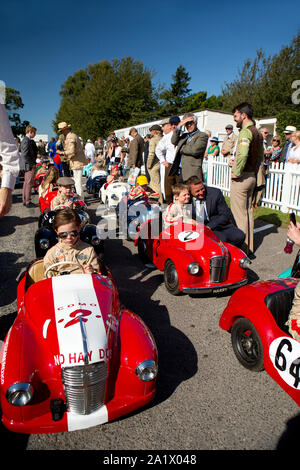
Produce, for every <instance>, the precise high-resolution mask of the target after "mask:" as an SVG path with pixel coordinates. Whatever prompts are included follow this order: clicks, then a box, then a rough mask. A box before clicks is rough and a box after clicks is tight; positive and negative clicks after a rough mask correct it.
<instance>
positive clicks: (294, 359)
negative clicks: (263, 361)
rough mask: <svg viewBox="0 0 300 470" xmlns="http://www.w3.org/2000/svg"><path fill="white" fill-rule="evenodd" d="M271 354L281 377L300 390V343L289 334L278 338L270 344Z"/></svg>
mask: <svg viewBox="0 0 300 470" xmlns="http://www.w3.org/2000/svg"><path fill="white" fill-rule="evenodd" d="M269 355H270V359H271V361H272V363H273V365H274V367H275V369H276V370H277V372H278V373H279V375H280V376H281V378H282V379H283V380H284V381H285V382H286V383H287V384H288V385H289V386H290V387H292V388H295V389H297V390H300V343H299V342H298V341H296V340H295V339H293V338H290V337H288V336H282V337H280V338H276V339H275V340H274V341H273V342H272V343H271V345H270V348H269Z"/></svg>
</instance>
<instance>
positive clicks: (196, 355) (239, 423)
mask: <svg viewBox="0 0 300 470" xmlns="http://www.w3.org/2000/svg"><path fill="white" fill-rule="evenodd" d="M34 200H36V202H37V196H34ZM97 207H98V202H97V201H90V203H89V207H88V208H89V212H90V215H91V217H92V218H93V220H94V221H95V222H97V217H96V215H95V210H96V208H97ZM38 215H39V210H38V208H32V209H27V208H24V207H23V205H22V201H21V195H20V189H16V191H15V195H14V204H13V208H12V210H11V212H10V213H9V215H7V216H6V217H4V218H2V219H0V235H1V252H0V273H1V285H0V307H1V313H0V340H1V339H4V335H5V333H6V332H7V330H8V328H9V327H10V325H11V324H12V322H13V320H14V318H15V315H16V287H17V280H18V276H19V274H20V272H21V271H22V270H23V269H24V268H25V266H26V265H27V264H28V263H29V262H30V261H31V260H33V259H34V258H35V254H34V243H33V240H34V232H35V230H36V229H37V220H38ZM264 225H266V224H264V223H260V224H257V226H256V228H259V227H260V226H264ZM285 237H286V230H284V229H280V228H279V229H277V228H275V227H271V228H268V229H266V230H265V229H263V230H262V231H259V232H257V233H256V235H255V245H256V256H257V257H256V259H255V260H254V261H253V262H252V269H251V271H250V272H249V278H250V279H251V280H255V279H258V278H261V279H268V278H272V277H274V276H276V275H277V274H278V273H280V272H281V271H283V270H284V269H286V268H288V267H289V266H290V265H291V264H292V262H293V261H294V255H286V254H284V253H283V247H284V244H285ZM105 262H106V263H107V264H108V265H109V267H110V268H111V270H112V273H113V275H114V277H115V280H116V282H117V286H118V288H119V294H120V298H121V301H122V302H123V303H124V304H125V306H126V307H128V308H129V309H131V310H133V311H134V312H136V313H137V314H138V315H140V316H141V318H142V319H143V320H144V321H145V323H146V324H147V325H148V327H149V328H150V330H151V331H152V333H153V335H154V337H155V340H156V343H157V347H158V351H159V376H158V382H157V394H156V398H155V400H154V401H153V402H152V403H151V404H150V405H149V406H148V407H146V408H144V409H141V410H138V411H137V412H135V413H133V414H131V415H129V416H125V417H124V418H123V419H120V420H118V421H115V422H112V423H108V424H105V425H102V426H97V427H94V428H90V429H87V430H83V431H75V432H71V433H61V434H48V435H30V436H28V435H18V434H14V433H10V432H8V431H6V430H5V428H4V427H3V426H2V425H0V438H1V444H2V449H4V448H5V446H6V445H7V446H12V445H13V446H14V448H15V449H19V450H22V449H27V450H46V449H47V450H55V449H59V450H73V449H74V450H75V449H76V450H83V449H84V450H87V449H90V450H106V451H109V450H111V451H114V450H115V451H116V450H140V449H141V450H147V451H155V450H156V451H159V450H165V451H166V450H175V449H177V450H179V451H180V450H271V449H279V448H286V447H288V446H291V445H292V443H293V441H294V440H295V441H296V439H297V441H298V437H299V435H300V432H299V430H300V415H299V408H298V406H297V405H296V404H295V403H294V402H293V401H292V399H291V398H290V397H289V396H288V395H287V394H286V393H285V392H284V391H283V390H281V388H280V387H279V386H278V385H277V384H276V383H275V382H274V381H273V380H272V379H271V378H270V377H269V376H268V375H267V374H266V373H265V372H261V373H255V372H250V371H248V370H246V369H245V368H243V367H242V366H241V365H240V364H239V363H238V361H237V359H236V358H235V356H234V353H233V350H232V347H231V340H230V335H229V334H228V333H226V332H224V331H222V330H221V329H220V328H219V326H218V322H219V318H220V315H221V314H222V312H223V310H224V308H225V307H226V305H227V302H228V300H229V295H228V294H226V295H224V294H223V295H219V296H206V297H205V296H202V297H201V296H188V295H183V296H179V297H174V296H172V295H171V294H169V293H168V292H167V291H166V289H165V287H164V284H163V279H162V274H161V273H160V272H159V271H157V270H151V269H147V268H145V266H144V265H143V264H142V263H141V261H140V260H139V257H138V255H137V250H136V248H135V247H134V246H133V243H132V242H129V241H124V240H107V241H106V242H105Z"/></svg>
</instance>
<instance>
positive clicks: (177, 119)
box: [169, 116, 180, 124]
mask: <svg viewBox="0 0 300 470" xmlns="http://www.w3.org/2000/svg"><path fill="white" fill-rule="evenodd" d="M169 123H170V124H179V123H180V117H179V116H172V117H170V119H169Z"/></svg>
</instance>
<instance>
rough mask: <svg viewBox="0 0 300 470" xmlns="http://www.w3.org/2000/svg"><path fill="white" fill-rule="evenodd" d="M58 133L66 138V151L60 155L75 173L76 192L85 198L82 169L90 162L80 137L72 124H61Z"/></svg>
mask: <svg viewBox="0 0 300 470" xmlns="http://www.w3.org/2000/svg"><path fill="white" fill-rule="evenodd" d="M58 132H59V133H60V134H63V136H64V144H63V145H64V150H63V151H58V153H59V154H60V155H62V156H64V157H65V158H66V160H67V161H68V163H69V167H70V170H72V171H73V177H74V181H75V188H76V192H77V194H79V196H80V197H82V198H83V189H82V169H83V167H84V166H85V165H87V164H88V163H89V160H88V159H87V158H86V156H85V153H84V149H83V147H82V144H81V141H80V139H79V137H78V136H77V135H76V134H74V132H72V130H71V126H70V124H67V123H66V122H60V123H59V124H58Z"/></svg>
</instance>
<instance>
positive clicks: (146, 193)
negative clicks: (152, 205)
mask: <svg viewBox="0 0 300 470" xmlns="http://www.w3.org/2000/svg"><path fill="white" fill-rule="evenodd" d="M139 197H146V198H149V197H150V198H151V199H157V200H158V199H159V194H158V193H157V192H155V191H154V190H153V189H152V188H151V187H150V186H149V184H148V180H147V177H146V176H144V175H140V176H138V177H137V179H136V185H135V186H133V187H132V188H131V191H130V193H129V199H138V198H139Z"/></svg>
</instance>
